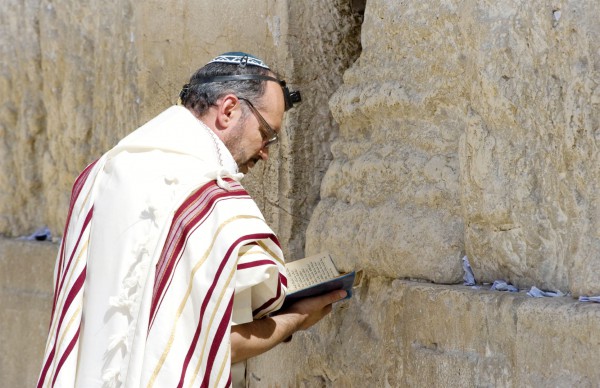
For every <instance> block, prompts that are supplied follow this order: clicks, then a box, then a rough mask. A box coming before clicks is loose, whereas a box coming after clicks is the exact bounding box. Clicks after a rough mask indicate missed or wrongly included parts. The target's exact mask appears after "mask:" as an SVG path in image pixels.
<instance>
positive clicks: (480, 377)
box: [250, 278, 600, 388]
mask: <svg viewBox="0 0 600 388" xmlns="http://www.w3.org/2000/svg"><path fill="white" fill-rule="evenodd" d="M599 329H600V309H599V308H598V306H596V305H590V304H584V303H579V302H576V301H575V300H574V299H572V298H569V297H564V298H555V299H534V298H531V297H528V296H526V295H525V293H523V292H521V293H518V294H515V293H503V292H494V291H482V290H473V289H471V288H468V287H463V286H441V285H433V284H424V283H415V282H408V281H400V280H395V281H392V280H390V279H386V278H373V279H370V281H369V283H368V285H367V286H366V287H364V288H362V289H361V290H360V291H359V293H358V294H357V295H356V297H355V298H354V299H352V300H350V301H348V302H342V303H341V304H339V305H338V306H336V307H335V309H334V311H333V313H332V314H331V315H330V316H328V317H327V318H325V320H324V321H322V322H320V323H319V324H318V326H316V327H314V328H312V329H311V330H309V331H308V332H305V333H297V334H295V335H294V338H293V340H292V342H290V343H288V344H282V345H280V346H278V347H277V348H275V349H274V350H273V351H272V352H271V353H270V354H268V355H266V356H264V357H259V358H257V359H256V360H253V361H251V371H252V373H251V375H250V386H254V387H265V386H283V387H286V386H307V387H360V386H365V387H542V386H546V387H549V386H551V387H565V388H566V387H574V386H577V387H594V386H596V385H597V383H598V381H600V372H599V371H598V368H597V362H598V356H597V349H598V346H599V345H600V330H599ZM307 355H310V357H307ZM263 358H268V360H266V361H265V360H263ZM274 360H277V362H276V363H275V362H274ZM275 365H276V367H275Z"/></svg>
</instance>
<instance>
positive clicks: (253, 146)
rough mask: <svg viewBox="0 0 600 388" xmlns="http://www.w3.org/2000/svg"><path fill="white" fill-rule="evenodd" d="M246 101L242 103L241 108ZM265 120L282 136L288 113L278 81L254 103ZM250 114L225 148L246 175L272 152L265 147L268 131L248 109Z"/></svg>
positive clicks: (233, 131) (269, 84) (242, 121)
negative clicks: (282, 126)
mask: <svg viewBox="0 0 600 388" xmlns="http://www.w3.org/2000/svg"><path fill="white" fill-rule="evenodd" d="M244 103H245V102H244V101H242V100H239V104H240V109H242V106H241V105H242V104H244ZM251 103H252V104H253V105H254V106H255V107H256V109H257V110H258V113H259V114H260V115H261V116H262V117H263V118H264V119H265V121H266V122H267V123H268V124H269V125H270V126H271V128H273V129H274V130H275V132H277V133H279V131H280V130H281V123H282V121H283V113H284V111H285V103H284V100H283V93H282V91H281V87H280V86H279V85H278V84H277V83H275V82H267V84H266V88H265V93H264V95H263V96H262V97H261V99H260V101H252V102H251ZM245 109H246V110H247V112H248V114H247V115H246V117H245V119H243V120H240V121H239V122H238V123H237V124H236V125H235V127H234V128H233V130H232V131H231V133H230V136H229V138H228V139H227V140H226V141H225V145H226V146H227V148H228V149H229V151H230V152H231V154H232V155H233V158H234V160H235V161H236V163H237V165H238V168H239V170H240V172H243V173H244V174H245V173H247V172H248V171H249V170H250V169H251V168H252V167H254V165H255V164H256V163H257V162H258V161H259V160H261V159H263V160H267V159H268V157H269V149H268V147H265V143H266V140H265V138H264V135H263V133H265V128H262V130H261V128H260V126H261V124H260V121H259V119H258V117H256V115H255V114H254V113H253V112H252V110H251V109H250V107H245Z"/></svg>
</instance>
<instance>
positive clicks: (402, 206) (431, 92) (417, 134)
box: [307, 0, 600, 296]
mask: <svg viewBox="0 0 600 388" xmlns="http://www.w3.org/2000/svg"><path fill="white" fill-rule="evenodd" d="M599 12H600V6H599V5H598V4H597V3H595V2H591V1H590V2H585V1H584V2H581V1H563V2H561V4H556V2H549V1H547V2H536V3H535V5H534V4H531V5H528V3H523V2H522V1H502V2H494V3H488V2H477V1H428V2H420V3H418V4H412V3H398V2H395V1H383V0H381V1H377V0H373V1H369V2H368V3H367V13H366V16H365V22H364V24H363V29H362V44H363V51H362V54H361V56H360V59H359V60H358V61H357V62H356V63H355V64H354V65H353V67H352V68H351V69H350V70H349V71H348V72H346V74H345V75H344V85H343V86H342V87H341V88H340V89H339V90H338V91H337V93H336V94H335V95H334V96H333V98H332V99H331V103H330V105H331V111H332V112H333V114H334V117H335V118H336V120H337V121H338V122H339V124H340V127H341V130H340V136H339V137H337V138H336V139H335V140H334V142H333V144H332V152H333V157H334V160H333V162H332V164H331V166H330V168H329V170H328V171H327V175H326V177H325V179H324V181H323V184H322V186H321V194H322V200H321V202H320V203H319V205H318V208H317V211H316V212H315V214H314V216H313V218H312V221H311V224H310V229H309V231H308V237H307V238H308V244H307V246H308V247H310V249H311V250H314V251H318V250H323V249H327V250H331V251H332V252H333V253H334V254H335V255H336V256H338V257H341V258H342V261H343V262H344V266H346V267H348V268H349V267H352V266H354V265H356V266H360V267H364V268H368V269H369V271H370V272H372V273H373V274H378V275H385V276H389V277H402V278H418V279H426V280H430V281H433V282H436V283H456V282H458V281H460V280H461V277H462V270H461V262H460V258H461V257H462V256H463V255H464V254H465V253H466V254H467V255H468V257H469V259H470V261H471V264H472V266H473V268H474V270H475V274H476V277H477V278H478V279H479V280H481V281H487V282H492V281H494V280H496V279H505V280H507V281H511V282H512V283H514V284H515V285H517V286H520V287H530V286H532V285H536V286H538V287H542V288H546V289H559V290H561V291H563V292H571V293H572V294H573V295H576V296H577V295H580V294H589V293H600V278H599V276H600V275H599V274H600V259H598V256H599V253H600V252H599V249H600V238H599V237H598V236H599V235H598V231H599V230H600V217H599V215H600V214H599V210H598V202H599V199H600V195H598V194H597V192H598V191H599V190H598V185H599V184H600V183H599V182H600V174H599V172H598V168H597V165H598V162H599V160H598V158H599V155H600V154H599V153H598V146H597V142H598V139H597V137H598V131H599V125H600V113H599V112H600V110H599V108H600V106H599V104H600V87H599V84H600V43H599V41H598V39H596V38H597V37H598V36H600V35H599V33H600V25H599V24H598V23H597V22H596V20H595V16H596V15H598V14H599ZM350 241H351V242H352V244H351V245H349V242H350Z"/></svg>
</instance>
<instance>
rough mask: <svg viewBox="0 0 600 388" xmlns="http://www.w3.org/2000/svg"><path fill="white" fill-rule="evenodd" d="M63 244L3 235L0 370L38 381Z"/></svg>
mask: <svg viewBox="0 0 600 388" xmlns="http://www.w3.org/2000/svg"><path fill="white" fill-rule="evenodd" d="M57 250H58V246H57V245H56V244H52V243H48V242H29V241H17V240H8V239H0V376H2V383H1V384H0V385H2V386H3V387H33V386H35V383H36V382H37V378H38V375H39V372H40V370H41V368H42V357H43V356H44V346H45V345H46V337H47V336H48V325H49V323H50V311H51V310H52V296H53V288H52V274H53V272H54V263H55V257H56V254H57Z"/></svg>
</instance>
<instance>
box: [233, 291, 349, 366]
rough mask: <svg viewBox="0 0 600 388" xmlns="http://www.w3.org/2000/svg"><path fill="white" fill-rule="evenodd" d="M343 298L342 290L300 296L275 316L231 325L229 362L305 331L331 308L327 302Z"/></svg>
mask: <svg viewBox="0 0 600 388" xmlns="http://www.w3.org/2000/svg"><path fill="white" fill-rule="evenodd" d="M345 297H346V291H343V290H339V291H333V292H330V293H328V294H325V295H321V296H316V297H313V298H306V299H302V300H300V301H298V302H296V303H294V304H293V305H291V306H290V307H288V308H287V309H285V310H282V311H280V312H278V313H277V315H275V316H272V317H269V318H263V319H258V320H255V321H252V322H248V323H244V324H241V325H236V326H232V327H231V362H232V363H235V362H239V361H243V360H246V359H248V358H250V357H254V356H258V355H259V354H262V353H264V352H266V351H267V350H270V349H272V348H273V347H275V345H277V344H279V343H281V342H283V341H284V340H285V339H286V338H288V337H289V336H291V335H292V334H294V333H295V332H296V331H298V330H306V329H308V328H309V327H311V326H312V325H314V324H315V323H317V322H319V321H320V320H321V319H322V318H323V317H324V316H325V315H327V314H328V313H329V312H330V311H331V308H332V307H331V304H332V303H333V302H337V301H338V300H341V299H343V298H345Z"/></svg>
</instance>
